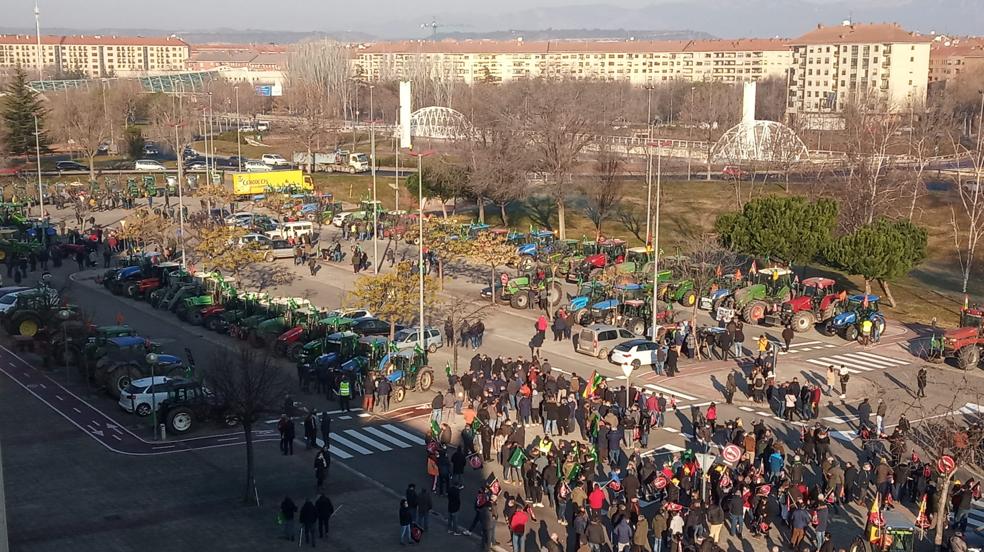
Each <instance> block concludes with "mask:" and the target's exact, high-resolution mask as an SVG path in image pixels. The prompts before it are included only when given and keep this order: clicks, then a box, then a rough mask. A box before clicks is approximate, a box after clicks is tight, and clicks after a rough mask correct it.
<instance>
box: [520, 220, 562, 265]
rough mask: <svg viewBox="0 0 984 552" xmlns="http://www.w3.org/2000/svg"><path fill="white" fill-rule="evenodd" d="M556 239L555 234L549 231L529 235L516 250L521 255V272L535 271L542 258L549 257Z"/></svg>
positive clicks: (534, 232) (532, 232) (538, 231)
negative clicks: (538, 261) (534, 268)
mask: <svg viewBox="0 0 984 552" xmlns="http://www.w3.org/2000/svg"><path fill="white" fill-rule="evenodd" d="M555 238H556V236H554V233H553V232H551V231H549V230H537V231H531V232H530V233H529V234H527V235H526V236H525V240H524V241H523V243H522V244H521V245H519V247H517V248H516V254H517V255H519V261H518V263H517V267H518V268H519V270H521V271H524V272H526V271H530V270H533V267H534V266H536V262H537V260H538V259H539V258H540V257H541V256H544V257H545V256H547V255H549V253H550V250H551V247H552V246H553V243H554V240H555Z"/></svg>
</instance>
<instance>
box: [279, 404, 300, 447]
mask: <svg viewBox="0 0 984 552" xmlns="http://www.w3.org/2000/svg"><path fill="white" fill-rule="evenodd" d="M277 431H279V432H280V452H282V453H283V454H284V456H288V455H293V454H294V437H296V436H297V433H296V432H297V430H296V429H295V428H294V420H292V419H291V418H288V417H287V415H286V414H283V415H281V416H280V421H278V422H277Z"/></svg>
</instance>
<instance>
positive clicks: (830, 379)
mask: <svg viewBox="0 0 984 552" xmlns="http://www.w3.org/2000/svg"><path fill="white" fill-rule="evenodd" d="M836 386H837V369H836V368H834V365H833V364H828V365H827V394H828V395H833V394H834V388H835V387H836Z"/></svg>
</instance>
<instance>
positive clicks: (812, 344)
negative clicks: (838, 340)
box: [772, 341, 837, 355]
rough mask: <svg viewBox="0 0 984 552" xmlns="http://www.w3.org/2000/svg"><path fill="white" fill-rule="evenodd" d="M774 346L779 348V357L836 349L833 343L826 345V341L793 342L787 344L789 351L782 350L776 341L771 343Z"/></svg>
mask: <svg viewBox="0 0 984 552" xmlns="http://www.w3.org/2000/svg"><path fill="white" fill-rule="evenodd" d="M772 343H773V344H774V345H775V346H778V347H779V354H780V355H792V354H796V353H803V352H806V351H817V350H820V349H833V348H835V347H837V345H836V344H834V343H827V342H826V341H803V342H794V343H790V344H789V351H784V350H782V344H781V343H779V342H778V341H773V342H772Z"/></svg>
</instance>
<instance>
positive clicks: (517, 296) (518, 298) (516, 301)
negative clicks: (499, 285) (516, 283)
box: [509, 290, 530, 309]
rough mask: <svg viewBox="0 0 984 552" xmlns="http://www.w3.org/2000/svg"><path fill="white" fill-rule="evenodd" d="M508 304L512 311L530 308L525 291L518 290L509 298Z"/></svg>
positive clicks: (527, 294) (528, 297)
mask: <svg viewBox="0 0 984 552" xmlns="http://www.w3.org/2000/svg"><path fill="white" fill-rule="evenodd" d="M509 304H510V305H511V306H512V308H514V309H525V308H527V307H529V306H530V295H529V293H527V292H526V291H525V290H519V291H518V292H516V293H514V294H513V296H512V297H510V298H509Z"/></svg>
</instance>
